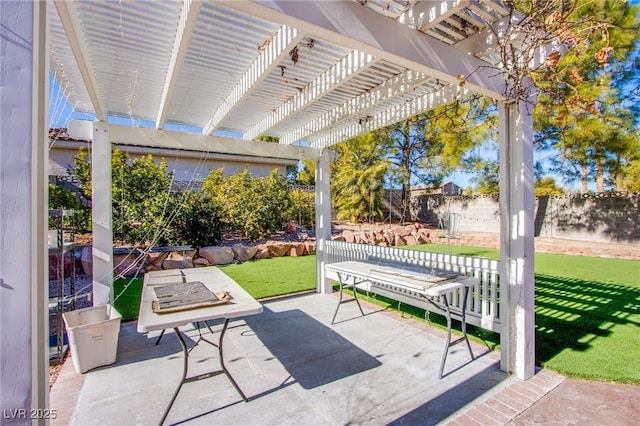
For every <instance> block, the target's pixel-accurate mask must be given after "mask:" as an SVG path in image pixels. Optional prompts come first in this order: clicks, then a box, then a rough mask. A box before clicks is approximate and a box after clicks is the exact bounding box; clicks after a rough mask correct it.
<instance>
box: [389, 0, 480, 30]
mask: <svg viewBox="0 0 640 426" xmlns="http://www.w3.org/2000/svg"><path fill="white" fill-rule="evenodd" d="M468 4H469V0H454V1H442V2H433V1H421V2H419V3H418V4H416V5H415V6H413V7H412V8H411V9H409V10H408V11H407V12H406V13H405V14H404V15H402V16H401V17H400V22H405V23H407V24H408V25H410V26H411V27H412V28H418V29H420V30H421V31H426V30H428V29H431V28H433V27H435V26H436V25H438V24H439V23H440V22H442V20H444V19H445V18H448V17H449V16H451V15H453V14H455V13H457V12H460V10H462V8H464V7H466V6H467V5H468Z"/></svg>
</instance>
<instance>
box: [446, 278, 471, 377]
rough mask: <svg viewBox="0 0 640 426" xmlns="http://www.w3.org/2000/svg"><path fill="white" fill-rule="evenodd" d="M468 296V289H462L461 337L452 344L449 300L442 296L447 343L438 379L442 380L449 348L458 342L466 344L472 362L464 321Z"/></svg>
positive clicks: (465, 322)
mask: <svg viewBox="0 0 640 426" xmlns="http://www.w3.org/2000/svg"><path fill="white" fill-rule="evenodd" d="M468 296H469V287H465V288H464V296H463V299H462V300H463V301H462V315H461V322H462V325H461V328H462V337H461V338H460V339H457V340H456V341H454V342H451V309H450V307H449V299H447V295H446V294H445V295H443V296H442V298H443V299H444V307H445V313H446V317H447V343H446V344H445V347H444V353H443V354H442V363H441V364H440V374H438V379H442V375H443V373H444V365H445V362H446V361H447V355H448V354H449V348H450V347H451V346H453V345H455V344H457V343H460V341H462V340H464V341H465V342H466V343H467V348H468V349H469V355H471V359H472V360H474V359H475V357H474V356H473V351H472V350H471V343H470V342H469V337H468V336H467V321H466V312H467V298H468Z"/></svg>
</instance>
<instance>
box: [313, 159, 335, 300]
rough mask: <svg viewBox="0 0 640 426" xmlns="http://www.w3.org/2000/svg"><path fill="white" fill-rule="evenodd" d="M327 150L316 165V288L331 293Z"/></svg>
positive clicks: (329, 196)
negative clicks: (326, 268)
mask: <svg viewBox="0 0 640 426" xmlns="http://www.w3.org/2000/svg"><path fill="white" fill-rule="evenodd" d="M332 153H333V151H329V150H325V151H324V152H323V154H322V155H321V156H320V158H319V159H318V162H317V165H316V283H317V285H316V290H317V292H318V293H323V294H330V293H331V292H332V291H333V287H332V285H331V280H330V279H327V277H326V274H325V270H324V266H325V264H326V263H327V251H326V241H327V240H330V239H331V189H330V185H329V156H330V155H331V154H332Z"/></svg>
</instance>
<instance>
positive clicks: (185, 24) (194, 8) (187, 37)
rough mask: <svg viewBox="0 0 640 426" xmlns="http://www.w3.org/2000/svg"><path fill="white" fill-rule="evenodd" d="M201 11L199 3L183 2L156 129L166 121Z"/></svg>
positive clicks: (200, 3) (190, 0)
mask: <svg viewBox="0 0 640 426" xmlns="http://www.w3.org/2000/svg"><path fill="white" fill-rule="evenodd" d="M201 9H202V2H201V1H193V0H184V1H183V7H182V13H181V15H180V21H179V22H178V29H177V30H176V36H175V39H174V42H173V49H172V50H171V58H170V59H169V67H168V69H167V77H166V79H165V83H164V88H163V89H162V97H161V98H160V108H159V110H158V117H157V118H156V129H162V127H163V126H164V122H165V121H166V120H167V114H168V112H169V106H170V105H171V101H172V99H173V93H174V91H175V88H176V85H177V84H178V78H179V77H180V71H181V70H182V65H183V63H184V58H185V57H186V56H187V51H188V50H189V44H190V43H191V38H192V37H193V32H194V31H195V28H196V23H197V21H198V15H199V14H200V10H201Z"/></svg>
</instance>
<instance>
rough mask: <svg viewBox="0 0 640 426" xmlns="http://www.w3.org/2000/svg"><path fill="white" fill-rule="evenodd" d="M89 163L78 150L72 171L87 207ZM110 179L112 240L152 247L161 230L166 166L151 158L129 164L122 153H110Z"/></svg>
mask: <svg viewBox="0 0 640 426" xmlns="http://www.w3.org/2000/svg"><path fill="white" fill-rule="evenodd" d="M89 160H90V159H89V156H88V154H87V152H86V151H85V150H84V149H81V150H80V151H79V152H78V155H77V156H76V157H75V168H74V171H73V173H74V174H75V176H76V178H77V179H78V187H79V189H80V195H81V198H82V199H83V200H85V203H83V204H85V205H87V206H88V205H90V203H91V163H90V161H89ZM111 179H112V181H111V195H112V205H113V210H112V217H113V234H114V240H116V241H119V242H121V243H128V244H133V245H144V244H148V243H150V242H151V243H152V242H153V241H154V240H155V239H157V238H158V230H159V229H164V226H163V221H164V219H163V213H164V209H165V205H166V202H167V197H168V194H169V185H170V182H171V174H170V173H168V172H167V164H166V162H165V161H164V159H162V161H161V162H160V164H159V165H158V164H155V163H154V162H153V157H152V156H151V155H147V156H144V157H141V158H136V159H134V160H133V161H131V160H130V159H129V157H128V156H127V154H126V153H123V152H122V151H120V150H118V149H114V150H113V152H112V157H111Z"/></svg>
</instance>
